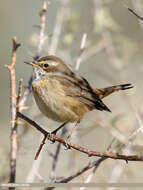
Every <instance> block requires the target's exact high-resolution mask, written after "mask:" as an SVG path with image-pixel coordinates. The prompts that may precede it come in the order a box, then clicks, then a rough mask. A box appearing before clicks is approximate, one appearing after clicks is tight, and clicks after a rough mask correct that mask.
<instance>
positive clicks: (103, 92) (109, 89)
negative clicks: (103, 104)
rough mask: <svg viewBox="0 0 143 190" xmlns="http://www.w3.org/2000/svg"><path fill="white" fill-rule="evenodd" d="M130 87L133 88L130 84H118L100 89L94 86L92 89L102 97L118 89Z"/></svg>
mask: <svg viewBox="0 0 143 190" xmlns="http://www.w3.org/2000/svg"><path fill="white" fill-rule="evenodd" d="M130 88H133V85H132V84H120V85H116V86H109V87H106V88H101V89H97V88H94V89H93V90H94V92H95V93H96V94H98V96H99V98H100V99H102V98H105V97H106V96H108V95H110V94H112V93H113V92H118V91H119V90H127V89H130Z"/></svg>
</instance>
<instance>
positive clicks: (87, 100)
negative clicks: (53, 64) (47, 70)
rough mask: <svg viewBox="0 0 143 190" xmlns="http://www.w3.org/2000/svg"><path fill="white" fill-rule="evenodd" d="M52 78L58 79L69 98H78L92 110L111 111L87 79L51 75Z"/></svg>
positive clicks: (76, 76)
mask: <svg viewBox="0 0 143 190" xmlns="http://www.w3.org/2000/svg"><path fill="white" fill-rule="evenodd" d="M50 77H52V78H58V81H59V82H60V83H61V84H62V86H63V88H64V91H65V94H66V95H67V96H71V97H76V98H78V99H79V101H80V102H81V103H84V104H86V105H87V106H88V107H89V108H90V109H91V110H92V109H98V110H101V111H102V110H105V111H110V110H109V108H108V107H107V106H106V105H105V104H104V103H103V102H102V101H101V99H100V98H99V96H98V94H96V93H95V92H94V91H93V89H92V88H91V87H90V85H89V83H88V82H87V81H86V79H84V78H81V77H80V76H79V75H75V76H74V77H72V78H71V77H69V76H67V75H64V76H63V75H51V76H50Z"/></svg>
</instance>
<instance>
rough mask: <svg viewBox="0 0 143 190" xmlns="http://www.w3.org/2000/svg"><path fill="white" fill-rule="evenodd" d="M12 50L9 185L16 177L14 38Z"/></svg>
mask: <svg viewBox="0 0 143 190" xmlns="http://www.w3.org/2000/svg"><path fill="white" fill-rule="evenodd" d="M12 41H13V49H12V58H11V65H6V66H7V68H8V69H9V72H10V107H11V135H10V141H11V142H10V146H11V150H10V179H9V182H10V183H14V182H15V177H16V156H17V127H16V126H17V120H16V117H17V116H16V109H17V108H16V107H17V98H16V77H15V62H16V50H17V49H18V47H19V46H20V44H19V43H17V42H16V37H13V39H12Z"/></svg>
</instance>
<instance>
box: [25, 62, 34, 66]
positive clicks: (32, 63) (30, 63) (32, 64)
mask: <svg viewBox="0 0 143 190" xmlns="http://www.w3.org/2000/svg"><path fill="white" fill-rule="evenodd" d="M24 63H26V64H28V65H31V66H35V64H34V62H27V61H24Z"/></svg>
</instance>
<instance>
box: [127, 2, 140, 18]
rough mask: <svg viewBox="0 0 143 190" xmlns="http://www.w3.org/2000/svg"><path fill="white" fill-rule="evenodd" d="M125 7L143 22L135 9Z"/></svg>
mask: <svg viewBox="0 0 143 190" xmlns="http://www.w3.org/2000/svg"><path fill="white" fill-rule="evenodd" d="M125 7H126V8H127V9H128V10H129V11H130V12H131V13H132V14H134V15H135V16H136V17H137V18H139V19H140V20H143V17H141V16H139V15H138V14H137V13H136V12H135V11H134V10H133V9H131V8H129V7H128V6H127V5H125Z"/></svg>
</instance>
